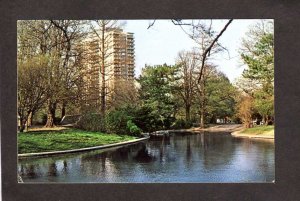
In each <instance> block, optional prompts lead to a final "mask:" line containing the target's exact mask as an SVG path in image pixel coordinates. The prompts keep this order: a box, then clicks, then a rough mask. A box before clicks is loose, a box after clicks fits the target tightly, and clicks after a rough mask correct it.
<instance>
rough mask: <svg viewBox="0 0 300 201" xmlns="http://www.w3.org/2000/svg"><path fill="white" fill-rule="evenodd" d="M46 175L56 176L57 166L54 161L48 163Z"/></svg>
mask: <svg viewBox="0 0 300 201" xmlns="http://www.w3.org/2000/svg"><path fill="white" fill-rule="evenodd" d="M48 176H57V167H56V164H55V162H52V163H49V167H48Z"/></svg>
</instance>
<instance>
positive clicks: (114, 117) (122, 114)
mask: <svg viewBox="0 0 300 201" xmlns="http://www.w3.org/2000/svg"><path fill="white" fill-rule="evenodd" d="M132 118H133V117H132V116H131V115H130V114H128V112H127V111H126V109H124V108H120V109H118V110H112V111H110V112H109V113H108V114H106V131H107V132H108V133H117V134H126V133H129V132H128V129H127V122H128V121H129V120H132Z"/></svg>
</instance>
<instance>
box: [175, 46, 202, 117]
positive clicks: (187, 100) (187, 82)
mask: <svg viewBox="0 0 300 201" xmlns="http://www.w3.org/2000/svg"><path fill="white" fill-rule="evenodd" d="M198 62H199V61H198V59H197V58H196V52H194V51H192V52H184V51H182V52H180V53H179V54H178V61H177V63H178V66H177V67H178V71H177V74H178V77H177V82H176V88H175V92H177V93H178V94H179V96H180V97H181V98H182V99H183V102H184V108H185V120H186V122H190V120H191V107H192V104H193V101H194V98H195V87H196V86H195V84H196V82H195V80H196V79H195V74H194V73H195V69H196V68H197V67H198Z"/></svg>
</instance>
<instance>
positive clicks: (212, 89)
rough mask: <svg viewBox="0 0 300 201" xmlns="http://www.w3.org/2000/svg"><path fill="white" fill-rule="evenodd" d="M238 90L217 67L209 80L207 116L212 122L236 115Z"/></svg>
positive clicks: (225, 119)
mask: <svg viewBox="0 0 300 201" xmlns="http://www.w3.org/2000/svg"><path fill="white" fill-rule="evenodd" d="M236 95H237V91H236V89H235V87H234V86H233V85H232V84H231V83H230V81H229V79H228V78H227V77H226V76H225V75H224V74H223V73H221V72H219V71H217V70H216V69H215V70H214V71H213V72H212V73H211V75H210V77H209V78H208V80H207V85H206V96H207V110H206V111H207V113H208V114H207V117H209V118H210V123H216V119H217V118H219V119H224V122H225V123H226V122H227V119H228V118H230V117H232V116H233V115H234V112H235V111H234V108H235V104H236V102H235V97H236Z"/></svg>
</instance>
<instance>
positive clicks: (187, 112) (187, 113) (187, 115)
mask: <svg viewBox="0 0 300 201" xmlns="http://www.w3.org/2000/svg"><path fill="white" fill-rule="evenodd" d="M185 121H186V122H190V121H191V106H190V105H186V106H185Z"/></svg>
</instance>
